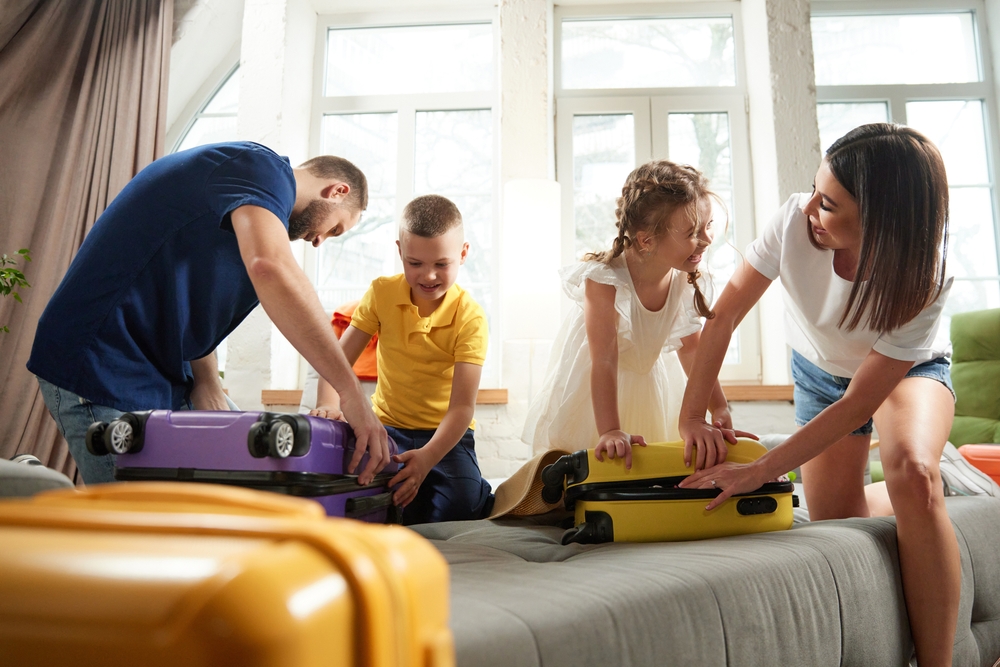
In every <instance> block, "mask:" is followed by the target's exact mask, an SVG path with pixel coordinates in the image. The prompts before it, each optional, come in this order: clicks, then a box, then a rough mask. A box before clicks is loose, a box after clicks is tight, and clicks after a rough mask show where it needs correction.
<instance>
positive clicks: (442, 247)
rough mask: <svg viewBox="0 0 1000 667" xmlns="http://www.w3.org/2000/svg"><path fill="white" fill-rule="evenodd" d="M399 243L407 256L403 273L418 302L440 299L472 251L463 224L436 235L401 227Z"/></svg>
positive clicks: (404, 257)
mask: <svg viewBox="0 0 1000 667" xmlns="http://www.w3.org/2000/svg"><path fill="white" fill-rule="evenodd" d="M396 245H397V246H398V247H399V257H400V259H402V260H403V275H404V276H405V277H406V282H407V284H409V286H410V298H411V299H412V300H413V303H414V305H417V306H419V305H421V303H423V304H433V305H435V306H436V305H437V304H438V303H440V301H441V299H443V298H444V293H445V292H447V291H448V288H449V287H451V286H452V285H454V284H455V281H456V280H457V279H458V267H460V266H461V265H462V264H464V263H465V257H466V255H468V253H469V244H468V243H466V242H465V237H464V236H463V233H462V227H461V225H459V226H456V227H452V228H451V229H449V230H448V231H447V232H445V233H444V234H441V235H440V236H435V237H434V238H425V237H423V236H417V235H416V234H412V233H410V232H409V231H407V230H405V229H404V230H400V232H399V240H398V241H396Z"/></svg>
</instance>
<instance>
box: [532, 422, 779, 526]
mask: <svg viewBox="0 0 1000 667" xmlns="http://www.w3.org/2000/svg"><path fill="white" fill-rule="evenodd" d="M765 452H767V448H766V447H764V446H763V445H761V444H760V443H759V442H756V441H754V440H749V439H744V438H740V439H739V441H738V442H737V443H736V444H735V445H729V453H728V455H727V458H726V460H727V461H732V462H736V463H750V462H752V461H755V460H757V459H758V458H760V457H761V456H762V455H763V454H764V453H765ZM692 472H694V470H693V469H692V468H690V467H686V466H685V465H684V443H683V442H667V443H655V444H649V445H647V446H646V447H633V448H632V468H631V469H630V470H626V469H625V461H624V459H620V458H618V459H608V458H607V457H605V458H604V461H598V460H597V458H596V457H595V456H594V450H592V449H590V450H580V451H578V452H576V453H574V454H569V455H567V456H563V457H561V458H559V459H558V460H557V461H556V462H555V463H553V464H551V465H549V466H547V467H546V468H545V469H544V470H543V471H542V482H543V484H544V487H543V490H542V498H543V499H544V500H545V501H546V502H548V503H556V502H558V501H559V499H560V497H562V498H564V504H565V506H566V509H568V510H572V511H573V512H574V522H575V527H574V528H571V529H570V530H568V531H566V533H565V534H564V535H563V540H562V541H563V544H569V543H572V542H579V543H600V542H612V541H614V542H668V541H681V540H700V539H705V538H709V537H724V536H727V535H740V534H743V533H760V532H765V531H771V530H785V529H787V528H790V527H791V525H792V508H793V507H795V506H797V505H798V502H797V501H798V499H797V498H795V497H794V496H793V495H792V491H793V490H794V486H793V485H792V483H791V482H769V483H767V484H765V485H764V486H762V487H760V488H759V489H757V490H756V491H752V492H750V493H744V494H738V495H735V496H733V497H732V498H730V499H728V500H726V501H725V502H724V503H722V505H720V506H719V507H716V508H715V509H713V510H712V511H711V512H707V511H706V510H705V506H706V505H707V504H708V503H709V501H710V500H711V499H712V498H714V497H716V496H717V495H719V493H720V491H719V490H717V489H681V488H677V484H679V483H680V482H681V481H682V480H683V479H684V478H685V477H687V476H688V475H690V474H691V473H692Z"/></svg>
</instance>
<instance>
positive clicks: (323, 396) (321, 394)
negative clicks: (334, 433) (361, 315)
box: [309, 325, 373, 419]
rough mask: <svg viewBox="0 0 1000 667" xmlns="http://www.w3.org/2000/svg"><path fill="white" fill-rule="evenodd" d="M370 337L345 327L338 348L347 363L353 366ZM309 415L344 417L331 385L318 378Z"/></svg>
mask: <svg viewBox="0 0 1000 667" xmlns="http://www.w3.org/2000/svg"><path fill="white" fill-rule="evenodd" d="M372 335H373V334H369V333H365V332H364V331H362V330H361V329H358V328H357V327H355V326H353V325H352V326H349V327H347V330H346V331H344V335H343V336H341V337H340V348H341V349H342V350H343V351H344V356H345V357H347V363H349V364H350V365H351V366H354V364H355V362H357V360H358V357H360V356H361V353H362V352H363V351H364V349H365V347H367V346H368V341H370V340H371V339H372ZM309 414H311V415H313V416H316V417H326V418H327V419H340V418H342V417H343V416H344V413H343V412H342V411H341V410H340V394H338V393H337V390H336V389H334V388H333V385H331V384H330V383H329V382H327V381H326V380H324V379H323V378H322V377H320V378H319V382H318V384H317V385H316V407H315V408H313V409H312V410H310V411H309Z"/></svg>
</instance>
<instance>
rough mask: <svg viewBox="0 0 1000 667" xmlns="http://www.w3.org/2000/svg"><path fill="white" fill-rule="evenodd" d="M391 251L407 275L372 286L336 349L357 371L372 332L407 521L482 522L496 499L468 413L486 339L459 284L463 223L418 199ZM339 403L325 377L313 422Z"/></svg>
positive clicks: (438, 204) (380, 399)
mask: <svg viewBox="0 0 1000 667" xmlns="http://www.w3.org/2000/svg"><path fill="white" fill-rule="evenodd" d="M396 245H397V246H398V247H399V256H400V258H401V259H402V260H403V274H402V275H396V276H390V277H382V278H376V279H375V280H374V281H372V284H371V287H370V288H369V289H368V291H367V292H366V293H365V295H364V297H362V299H361V303H360V304H358V307H357V309H355V311H354V315H353V317H352V318H351V325H350V326H349V327H348V328H347V330H346V331H345V332H344V335H343V336H342V337H341V339H340V345H341V347H342V348H343V350H344V354H345V355H346V356H347V360H348V361H349V362H350V363H351V364H353V363H354V362H355V361H356V360H357V358H358V356H359V355H360V354H361V351H362V350H364V348H365V346H366V345H367V344H368V341H369V340H370V339H371V338H372V336H374V335H375V334H378V337H379V338H378V348H377V358H378V381H377V384H376V385H375V394H374V396H372V405H373V406H374V408H375V414H376V415H378V417H379V419H380V420H381V421H382V423H383V424H384V425H385V427H386V431H387V432H388V433H389V435H390V436H392V438H393V439H394V440H395V441H396V444H397V445H399V448H400V450H401V451H400V454H399V455H397V456H396V457H394V458H395V460H396V461H398V462H399V463H402V464H403V468H402V469H401V470H400V472H399V473H398V474H397V475H396V476H395V477H393V479H392V480H391V482H390V484H391V485H396V484H398V485H399V486H398V487H396V492H395V496H394V497H393V500H394V501H395V502H396V504H397V505H402V506H403V507H404V509H403V523H404V524H407V525H411V524H416V523H427V522H431V521H459V520H466V519H479V518H483V517H485V516H487V515H488V514H489V511H490V509H491V507H492V504H493V495H492V494H491V493H490V491H491V489H490V485H489V483H488V482H487V481H486V480H484V479H483V477H482V474H481V472H480V470H479V462H478V460H477V459H476V449H475V440H474V438H473V429H474V428H475V420H474V419H473V413H474V412H475V407H476V396H477V394H478V392H479V378H480V376H481V375H482V369H483V363H484V361H485V360H486V343H487V340H488V335H489V332H488V328H487V324H486V316H485V314H484V313H483V309H482V308H481V307H480V306H479V304H478V303H476V302H475V301H474V300H473V298H472V296H471V295H469V293H468V292H466V291H465V290H463V289H462V288H461V287H459V286H458V285H456V284H455V279H456V278H458V268H459V267H460V266H461V265H462V264H463V263H465V258H466V255H467V254H468V252H469V244H468V243H466V242H465V236H464V232H463V229H462V215H461V213H459V211H458V208H457V207H456V206H455V204H453V203H452V202H451V201H450V200H448V199H447V198H445V197H441V196H439V195H425V196H422V197H417V198H416V199H414V200H413V201H411V202H410V203H409V204H407V205H406V208H405V209H403V219H402V223H401V224H400V229H399V241H397V242H396ZM338 402H339V401H338V400H337V396H336V392H334V390H333V387H331V386H330V385H329V383H327V382H325V381H324V380H322V379H321V380H320V385H319V389H318V393H317V408H316V409H315V410H313V411H312V412H311V413H310V414H314V415H319V416H323V417H331V418H334V417H337V416H339V414H340V410H339V407H337V403H338Z"/></svg>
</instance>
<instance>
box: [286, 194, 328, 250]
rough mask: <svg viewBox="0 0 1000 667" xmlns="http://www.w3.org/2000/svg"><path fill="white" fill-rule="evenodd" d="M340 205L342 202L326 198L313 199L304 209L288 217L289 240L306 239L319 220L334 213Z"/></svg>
mask: <svg viewBox="0 0 1000 667" xmlns="http://www.w3.org/2000/svg"><path fill="white" fill-rule="evenodd" d="M339 206H340V204H336V203H334V202H332V201H327V200H325V199H313V200H312V201H311V202H309V205H308V206H306V208H305V210H304V211H302V212H301V213H299V214H298V215H294V214H293V215H292V216H291V217H290V218H289V219H288V240H289V241H298V240H299V239H304V238H305V237H306V236H307V235H308V234H309V232H312V231H314V230H315V229H316V228H317V227H318V225H319V221H321V220H324V219H326V218H328V217H329V216H331V215H333V212H334V211H335V210H336V209H337V208H338V207H339Z"/></svg>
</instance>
